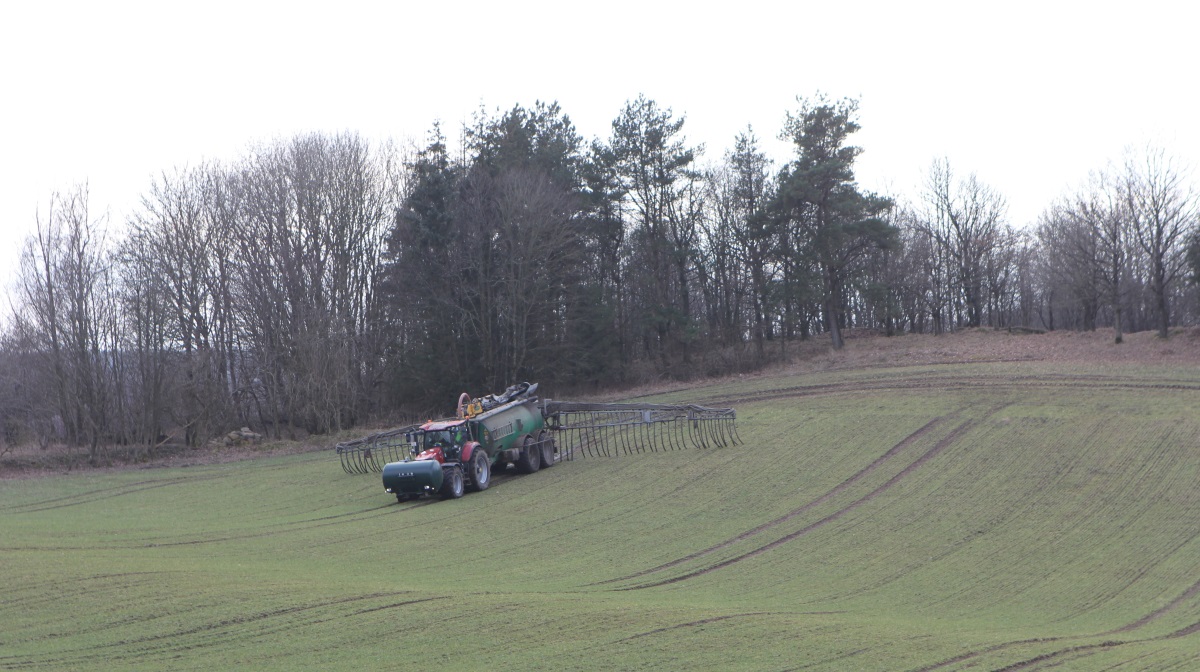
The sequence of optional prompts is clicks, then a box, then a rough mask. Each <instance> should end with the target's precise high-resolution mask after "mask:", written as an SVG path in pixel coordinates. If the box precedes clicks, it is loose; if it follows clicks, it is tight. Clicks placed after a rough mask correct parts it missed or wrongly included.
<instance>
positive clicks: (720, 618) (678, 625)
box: [615, 611, 777, 644]
mask: <svg viewBox="0 0 1200 672" xmlns="http://www.w3.org/2000/svg"><path fill="white" fill-rule="evenodd" d="M772 613H777V612H770V611H751V612H747V613H745V614H728V615H726V616H713V617H711V618H702V619H700V620H698V621H689V622H687V623H676V624H675V625H668V626H665V627H662V628H655V629H653V630H648V631H646V632H639V633H638V634H636V635H630V636H628V637H624V638H622V639H618V640H617V641H616V642H615V643H616V644H623V643H625V642H629V641H633V640H635V639H641V638H642V637H650V636H651V635H657V634H661V633H664V632H670V631H672V630H680V629H682V628H695V627H697V626H701V625H708V624H709V623H719V622H721V621H728V620H731V619H734V618H749V617H751V616H769V615H771V614H772Z"/></svg>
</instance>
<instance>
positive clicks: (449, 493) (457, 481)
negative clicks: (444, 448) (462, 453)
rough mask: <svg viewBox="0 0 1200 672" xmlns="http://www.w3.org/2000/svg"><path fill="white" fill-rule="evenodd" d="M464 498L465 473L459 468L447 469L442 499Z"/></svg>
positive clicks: (443, 481)
mask: <svg viewBox="0 0 1200 672" xmlns="http://www.w3.org/2000/svg"><path fill="white" fill-rule="evenodd" d="M462 496H463V473H462V469H459V468H458V467H450V468H449V469H446V472H445V476H444V477H443V479H442V499H458V498H459V497H462Z"/></svg>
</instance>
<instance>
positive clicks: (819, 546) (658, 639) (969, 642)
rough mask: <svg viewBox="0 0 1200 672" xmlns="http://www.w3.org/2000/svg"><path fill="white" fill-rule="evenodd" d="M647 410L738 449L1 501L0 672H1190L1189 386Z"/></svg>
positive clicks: (1155, 375) (771, 382)
mask: <svg viewBox="0 0 1200 672" xmlns="http://www.w3.org/2000/svg"><path fill="white" fill-rule="evenodd" d="M643 399H644V400H651V398H649V397H646V398H643ZM653 400H689V401H699V402H702V403H707V404H709V405H716V404H721V403H730V404H733V405H735V406H736V408H737V409H738V416H739V423H738V427H739V432H740V435H741V438H742V439H743V441H744V444H743V445H740V446H736V447H732V448H722V449H708V450H687V451H678V452H670V453H654V454H645V455H636V456H623V457H619V458H588V459H579V460H575V461H571V462H563V463H560V464H558V465H556V466H555V467H554V468H552V469H548V470H543V471H541V472H538V473H536V474H533V475H530V476H505V477H500V478H498V479H497V481H496V482H495V483H494V484H493V486H492V488H491V489H489V490H488V491H487V492H484V493H479V494H469V495H468V496H466V497H465V498H463V499H461V500H456V501H448V502H442V501H436V500H434V501H421V502H415V503H407V504H398V503H397V502H396V501H395V500H394V499H393V498H392V497H390V496H389V495H387V494H386V493H384V492H383V490H382V487H381V485H380V482H379V478H378V476H352V475H347V474H344V473H342V471H341V469H340V467H339V464H338V460H337V457H336V456H335V455H334V454H333V452H332V451H331V450H330V451H324V452H321V453H306V454H301V455H294V456H290V457H282V458H269V459H259V460H252V461H243V462H237V463H228V464H218V465H211V466H194V467H189V468H176V469H132V470H128V471H123V472H116V473H104V474H91V475H87V474H84V475H70V476H53V477H44V478H34V479H25V480H8V481H0V563H2V567H3V588H2V591H3V592H2V599H0V668H2V669H33V670H38V669H55V670H58V669H85V668H86V669H89V670H96V669H121V670H163V669H173V670H187V669H196V670H212V669H228V668H243V669H263V670H266V669H281V670H282V669H289V670H294V669H359V670H361V669H400V668H409V667H411V668H412V669H446V670H459V669H480V670H482V669H510V670H572V669H616V670H650V669H657V670H697V669H711V670H735V669H742V670H888V671H890V670H914V671H916V670H966V669H970V670H1033V669H1054V670H1114V671H1126V670H1195V669H1200V488H1198V486H1200V369H1198V368H1196V367H1190V368H1187V367H1182V368H1175V369H1154V368H1147V367H1145V366H1140V367H1138V366H1131V365H1130V366H1121V365H1100V364H1096V365H1093V366H1081V365H1070V366H1068V365H1053V364H1044V363H979V364H952V365H920V366H907V367H895V368H888V367H886V366H879V367H875V368H862V369H854V368H848V369H845V370H840V371H829V372H824V373H805V374H792V375H776V376H764V377H756V378H747V379H743V380H740V381H737V382H725V383H722V384H720V385H712V386H706V387H697V388H693V389H691V390H688V391H683V392H677V393H673V394H670V395H664V396H661V397H656V398H654V399H653Z"/></svg>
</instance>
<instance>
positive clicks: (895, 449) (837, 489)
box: [588, 418, 945, 586]
mask: <svg viewBox="0 0 1200 672" xmlns="http://www.w3.org/2000/svg"><path fill="white" fill-rule="evenodd" d="M943 420H945V418H934V419H933V420H930V421H929V422H927V423H925V426H924V427H921V428H920V429H918V430H917V431H915V432H913V433H912V434H909V435H908V436H907V437H905V438H904V439H903V440H901V441H900V443H897V444H896V445H894V446H892V447H891V448H890V449H889V450H888V451H887V452H886V453H884V454H883V455H880V456H879V457H877V458H875V461H874V462H872V463H870V464H868V465H867V466H865V467H863V468H862V469H860V470H859V471H858V473H857V474H854V475H853V476H851V477H850V478H847V479H846V480H844V481H842V482H841V483H838V484H837V485H836V486H834V487H833V489H831V490H829V492H826V493H825V494H823V495H821V496H820V497H818V498H816V499H814V500H812V501H810V502H807V503H806V504H804V505H802V506H800V507H799V508H796V509H792V510H791V511H789V512H787V513H786V514H784V515H782V516H780V517H778V518H776V519H775V520H771V521H768V522H766V523H763V524H762V525H759V526H758V527H756V528H754V529H751V530H747V531H745V532H742V533H741V534H739V535H737V536H736V537H731V538H729V539H726V540H725V541H722V542H721V543H719V544H717V545H715V546H709V547H708V548H706V549H704V550H701V551H696V552H695V553H692V554H691V555H687V556H684V557H682V558H679V559H677V560H672V561H670V562H666V563H663V564H661V565H658V566H657V567H651V568H650V569H644V570H642V571H640V572H637V573H634V574H629V575H626V576H621V577H617V578H615V579H607V580H605V581H598V582H596V583H590V584H588V585H589V586H601V585H604V584H608V583H616V582H619V581H628V580H629V579H636V578H637V577H639V576H645V575H647V574H653V573H655V572H660V571H662V570H664V569H670V568H671V567H675V566H676V565H680V564H683V563H685V562H687V561H689V560H695V559H696V558H699V557H702V556H705V555H708V554H709V553H712V552H714V551H719V550H721V549H722V548H725V547H727V546H730V545H732V544H735V543H737V542H739V541H742V540H745V539H749V538H750V537H753V536H754V535H756V534H759V533H761V532H763V531H765V530H769V529H770V528H772V527H775V526H776V525H779V524H780V523H784V522H786V521H788V520H791V519H792V518H795V517H796V516H798V515H800V514H802V513H804V512H805V511H808V510H809V509H811V508H813V507H815V506H819V505H821V504H824V503H825V502H827V501H829V500H830V499H832V498H834V497H836V496H837V495H839V494H841V493H842V492H843V491H845V490H846V489H847V488H849V487H850V486H852V485H854V484H855V483H857V482H858V481H860V480H862V479H863V478H864V477H865V476H867V475H868V474H870V473H871V472H873V471H875V470H876V469H878V468H879V466H880V465H881V464H883V463H884V462H887V461H888V460H890V459H891V458H893V457H895V456H896V455H897V454H898V453H900V452H901V451H903V450H904V449H905V448H907V447H909V446H910V445H912V444H913V443H915V442H916V441H917V440H918V439H920V438H921V437H922V436H924V435H925V434H926V433H928V432H929V431H930V430H932V429H933V428H934V427H936V426H937V425H938V424H940V423H941V422H942V421H943Z"/></svg>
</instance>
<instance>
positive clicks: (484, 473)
mask: <svg viewBox="0 0 1200 672" xmlns="http://www.w3.org/2000/svg"><path fill="white" fill-rule="evenodd" d="M467 468H468V469H469V471H468V473H469V474H470V475H471V485H470V489H471V492H483V491H484V490H487V489H488V486H489V485H491V484H492V463H491V461H490V460H488V456H487V453H485V452H483V449H482V448H476V449H475V451H474V452H473V453H472V454H471V462H470V464H469V465H468V467H467Z"/></svg>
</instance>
